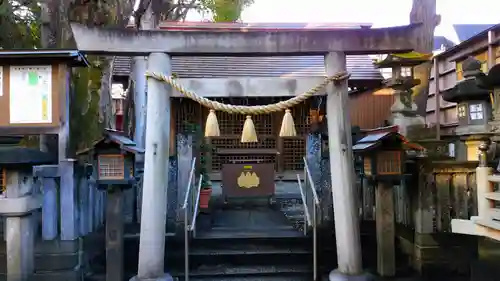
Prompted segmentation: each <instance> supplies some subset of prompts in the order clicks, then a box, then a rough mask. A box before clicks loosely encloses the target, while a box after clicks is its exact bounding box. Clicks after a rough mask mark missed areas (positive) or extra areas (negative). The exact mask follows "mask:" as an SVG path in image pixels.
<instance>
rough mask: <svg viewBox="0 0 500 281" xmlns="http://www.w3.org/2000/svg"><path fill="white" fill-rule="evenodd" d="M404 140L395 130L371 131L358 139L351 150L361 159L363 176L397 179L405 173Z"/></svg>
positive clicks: (374, 178)
mask: <svg viewBox="0 0 500 281" xmlns="http://www.w3.org/2000/svg"><path fill="white" fill-rule="evenodd" d="M405 142H406V140H405V138H404V137H403V136H402V135H400V134H399V133H396V132H381V133H373V134H369V135H368V136H366V137H364V138H362V139H361V140H359V141H358V142H357V143H356V144H355V145H354V146H353V151H354V153H356V154H357V155H358V156H360V157H361V158H362V160H363V167H362V174H363V176H364V177H366V178H369V179H373V180H387V181H399V180H400V179H401V177H402V176H403V175H404V173H405V169H404V166H405V155H406V153H405V149H404V146H403V145H404V143H405Z"/></svg>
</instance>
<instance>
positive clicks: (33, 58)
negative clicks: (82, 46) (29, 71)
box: [0, 49, 89, 67]
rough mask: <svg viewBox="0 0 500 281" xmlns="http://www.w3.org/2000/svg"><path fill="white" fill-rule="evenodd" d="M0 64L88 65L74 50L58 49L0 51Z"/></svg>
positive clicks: (81, 55)
mask: <svg viewBox="0 0 500 281" xmlns="http://www.w3.org/2000/svg"><path fill="white" fill-rule="evenodd" d="M0 62H1V63H7V64H15V65H24V64H34V62H36V63H47V64H49V63H52V62H63V63H67V64H68V65H70V66H83V67H86V66H88V65H89V62H88V61H87V59H86V58H85V56H84V55H83V54H82V53H80V52H79V51H76V50H58V49H52V50H49V49H34V50H32V49H26V50H0Z"/></svg>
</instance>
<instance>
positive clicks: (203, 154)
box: [185, 123, 213, 187]
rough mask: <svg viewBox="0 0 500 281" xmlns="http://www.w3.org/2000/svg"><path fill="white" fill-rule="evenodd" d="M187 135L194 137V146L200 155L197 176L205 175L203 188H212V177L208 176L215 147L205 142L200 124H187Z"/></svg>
mask: <svg viewBox="0 0 500 281" xmlns="http://www.w3.org/2000/svg"><path fill="white" fill-rule="evenodd" d="M185 125H186V132H185V133H187V134H191V135H193V142H194V145H195V146H196V147H197V150H198V152H199V153H200V163H199V165H198V169H197V174H199V175H203V180H202V184H201V186H203V187H208V186H212V181H211V180H210V175H209V174H208V167H207V165H208V163H209V162H210V158H209V157H210V156H209V155H210V154H211V153H213V147H212V146H211V145H210V144H209V143H207V142H206V141H205V135H204V133H203V130H202V129H201V126H200V125H199V124H193V123H186V124H185Z"/></svg>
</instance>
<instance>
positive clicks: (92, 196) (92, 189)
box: [87, 183, 97, 232]
mask: <svg viewBox="0 0 500 281" xmlns="http://www.w3.org/2000/svg"><path fill="white" fill-rule="evenodd" d="M87 192H88V196H89V200H88V206H87V216H88V220H87V223H88V226H87V228H88V230H89V232H93V231H94V230H95V229H96V228H95V205H96V203H97V200H96V185H95V184H94V183H89V186H88V190H87Z"/></svg>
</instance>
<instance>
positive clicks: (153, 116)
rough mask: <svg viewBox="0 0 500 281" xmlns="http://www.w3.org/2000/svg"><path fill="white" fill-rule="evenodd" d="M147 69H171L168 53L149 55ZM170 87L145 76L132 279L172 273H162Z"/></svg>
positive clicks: (150, 280) (153, 279)
mask: <svg viewBox="0 0 500 281" xmlns="http://www.w3.org/2000/svg"><path fill="white" fill-rule="evenodd" d="M148 62H149V70H150V71H156V72H162V73H164V74H166V75H170V73H171V60H170V57H169V56H168V55H167V54H164V53H153V54H151V55H149V59H148ZM171 94H172V88H171V87H169V86H166V85H165V84H163V83H162V82H159V81H156V80H154V79H149V80H148V101H147V106H148V108H147V119H146V120H147V121H146V123H147V124H146V153H145V157H144V158H145V159H144V160H145V163H144V180H143V190H142V192H143V193H142V211H141V236H140V243H139V266H138V268H139V269H138V273H137V276H136V277H134V278H133V280H148V281H160V280H161V281H167V280H172V276H170V275H169V274H166V273H164V259H165V224H166V215H167V214H166V212H167V202H168V200H167V189H168V188H169V186H168V173H165V171H167V167H166V165H167V161H165V159H169V155H168V154H169V145H170V137H169V134H170V131H169V130H168V128H169V127H170V96H171Z"/></svg>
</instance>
